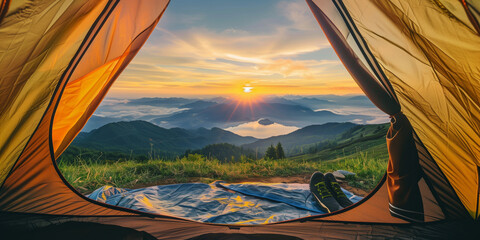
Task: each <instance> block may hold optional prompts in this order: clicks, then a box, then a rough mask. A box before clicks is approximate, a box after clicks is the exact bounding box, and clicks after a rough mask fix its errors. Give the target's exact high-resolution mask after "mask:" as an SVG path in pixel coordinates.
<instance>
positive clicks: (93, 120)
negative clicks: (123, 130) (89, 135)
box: [82, 115, 121, 132]
mask: <svg viewBox="0 0 480 240" xmlns="http://www.w3.org/2000/svg"><path fill="white" fill-rule="evenodd" d="M119 121H121V119H119V118H115V117H103V116H97V115H92V117H90V119H89V120H88V122H87V124H85V126H84V127H83V128H82V131H83V132H89V131H92V130H93V129H96V128H99V127H100V126H103V125H105V124H108V123H112V122H119Z"/></svg>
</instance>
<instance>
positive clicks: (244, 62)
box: [109, 0, 361, 98]
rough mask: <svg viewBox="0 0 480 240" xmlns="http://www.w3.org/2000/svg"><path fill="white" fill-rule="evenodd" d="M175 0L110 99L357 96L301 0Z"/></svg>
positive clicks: (348, 77)
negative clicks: (247, 89)
mask: <svg viewBox="0 0 480 240" xmlns="http://www.w3.org/2000/svg"><path fill="white" fill-rule="evenodd" d="M209 4H211V5H208V4H207V5H205V4H204V3H201V4H200V3H199V1H196V0H176V1H172V2H171V3H170V5H169V7H168V9H167V11H166V12H165V14H164V16H163V18H162V20H161V21H160V23H159V24H158V26H157V28H156V29H155V31H154V32H153V33H152V35H151V37H150V39H149V40H148V41H147V43H146V44H145V46H144V47H143V48H142V50H141V51H140V52H139V54H138V55H137V56H136V57H135V59H134V60H133V61H132V63H131V64H130V65H129V66H128V67H127V69H126V70H125V71H124V73H123V74H122V75H121V76H120V77H119V79H118V80H117V82H116V83H115V84H114V85H113V87H112V89H111V91H110V94H109V96H110V97H128V98H134V97H169V96H185V97H188V96H202V95H232V94H247V93H243V87H246V86H249V87H252V92H251V94H260V95H263V94H276V95H287V94H289V95H317V94H339V95H343V94H358V93H361V90H360V89H359V88H358V87H357V85H356V84H355V82H354V81H353V80H352V79H351V77H350V75H349V74H348V73H347V71H346V70H345V68H344V67H343V65H342V64H341V62H340V61H339V60H338V58H337V57H336V55H335V53H334V51H333V50H332V49H331V47H330V45H329V43H328V41H327V40H326V38H325V36H324V35H323V33H322V31H321V29H320V27H319V26H318V24H317V23H316V21H315V19H314V17H313V15H312V13H311V12H310V10H309V9H308V7H307V5H306V4H305V1H304V0H288V1H279V0H262V1H241V2H239V1H234V0H209Z"/></svg>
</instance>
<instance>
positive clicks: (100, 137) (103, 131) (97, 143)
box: [72, 121, 257, 154]
mask: <svg viewBox="0 0 480 240" xmlns="http://www.w3.org/2000/svg"><path fill="white" fill-rule="evenodd" d="M256 140H257V139H256V138H253V137H242V136H239V135H236V134H234V133H232V132H229V131H225V130H222V129H220V128H212V129H205V128H198V129H195V130H186V129H182V128H171V129H165V128H162V127H159V126H156V125H154V124H152V123H149V122H146V121H131V122H116V123H109V124H106V125H105V126H102V127H100V128H98V129H95V130H93V131H91V132H88V133H80V134H79V135H78V136H77V138H75V140H74V141H73V143H72V145H73V146H76V147H82V148H88V149H95V150H101V151H117V152H123V153H130V152H132V153H133V154H147V153H151V152H153V151H155V152H156V153H176V154H183V153H184V152H185V150H187V149H199V148H202V147H204V146H206V145H209V144H215V143H230V144H234V145H243V144H246V143H252V142H254V141H256Z"/></svg>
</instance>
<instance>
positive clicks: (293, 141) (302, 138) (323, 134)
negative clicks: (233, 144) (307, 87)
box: [242, 123, 358, 153]
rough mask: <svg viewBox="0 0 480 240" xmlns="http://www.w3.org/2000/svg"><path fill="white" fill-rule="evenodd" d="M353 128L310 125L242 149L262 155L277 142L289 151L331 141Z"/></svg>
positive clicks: (334, 125) (349, 126)
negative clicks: (251, 150)
mask: <svg viewBox="0 0 480 240" xmlns="http://www.w3.org/2000/svg"><path fill="white" fill-rule="evenodd" d="M355 126H358V125H356V124H353V123H326V124H323V125H311V126H307V127H304V128H301V129H299V130H297V131H294V132H292V133H289V134H286V135H282V136H275V137H270V138H266V139H260V140H258V141H256V142H253V143H248V144H244V145H242V147H244V148H249V149H253V150H257V151H258V152H260V153H264V152H265V150H266V149H267V148H268V147H269V146H270V145H274V146H275V145H276V144H277V143H278V142H280V143H282V145H283V147H284V148H285V149H286V150H287V151H289V150H291V149H293V148H295V147H297V146H302V145H307V144H312V143H317V142H321V141H325V140H328V139H333V138H335V137H336V136H338V135H339V134H342V133H344V132H346V131H348V130H349V129H351V128H353V127H355Z"/></svg>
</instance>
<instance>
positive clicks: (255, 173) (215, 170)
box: [59, 138, 388, 193]
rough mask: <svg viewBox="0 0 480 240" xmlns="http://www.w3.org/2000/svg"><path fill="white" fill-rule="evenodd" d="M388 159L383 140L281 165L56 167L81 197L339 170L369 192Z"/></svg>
mask: <svg viewBox="0 0 480 240" xmlns="http://www.w3.org/2000/svg"><path fill="white" fill-rule="evenodd" d="M387 159H388V153H387V149H386V144H385V139H384V138H378V139H367V140H365V141H352V142H350V143H346V144H344V145H341V146H337V147H334V148H331V149H325V150H322V151H319V152H316V153H313V154H305V155H300V156H295V157H290V158H286V159H281V160H264V159H260V160H250V159H245V158H244V159H242V161H237V162H221V161H218V160H216V159H208V158H206V157H204V156H201V155H189V156H187V157H183V158H178V159H176V160H161V159H153V160H147V161H136V160H126V161H117V162H113V161H106V162H103V163H99V162H98V161H91V160H89V159H82V158H81V156H78V157H77V159H76V161H75V163H74V164H73V163H63V162H62V161H60V162H59V168H60V170H61V171H62V173H63V175H64V177H65V178H66V179H67V180H68V182H70V184H72V185H73V186H74V187H75V188H77V189H78V190H79V191H80V192H82V193H89V192H91V191H93V190H95V189H96V188H99V187H101V186H103V185H107V184H108V185H113V186H117V187H125V188H135V187H139V186H148V185H159V184H171V183H185V182H204V183H210V182H212V181H215V180H225V181H227V182H235V181H239V180H244V179H249V180H254V179H261V178H269V177H289V176H298V175H305V176H308V175H310V174H312V173H313V172H314V171H322V172H329V171H335V170H338V169H343V170H347V171H351V172H355V173H356V174H357V175H356V176H355V177H349V178H347V181H348V184H349V185H350V186H353V187H358V188H361V189H364V190H366V191H369V190H371V189H373V188H374V187H375V186H376V184H377V183H378V181H380V179H381V178H382V176H383V175H384V173H385V171H386V168H387Z"/></svg>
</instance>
